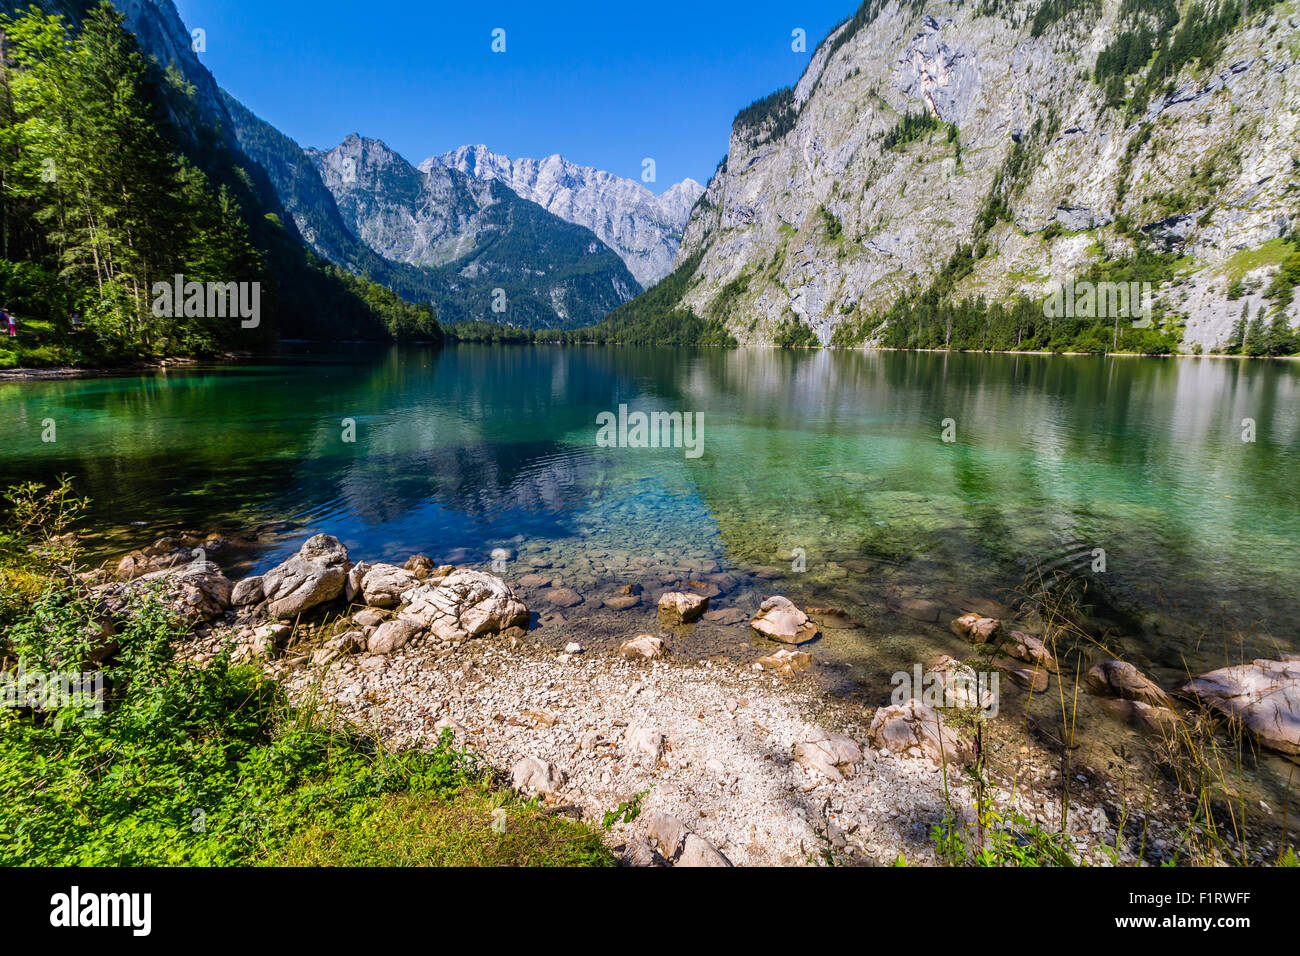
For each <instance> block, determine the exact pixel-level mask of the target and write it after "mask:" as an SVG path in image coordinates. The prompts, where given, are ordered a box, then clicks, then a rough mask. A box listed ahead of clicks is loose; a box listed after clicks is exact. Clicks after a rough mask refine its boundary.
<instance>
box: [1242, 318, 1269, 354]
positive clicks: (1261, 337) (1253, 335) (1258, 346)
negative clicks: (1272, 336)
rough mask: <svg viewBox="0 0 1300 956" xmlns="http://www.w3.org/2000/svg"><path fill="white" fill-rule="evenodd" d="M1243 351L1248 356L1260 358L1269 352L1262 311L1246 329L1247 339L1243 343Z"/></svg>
mask: <svg viewBox="0 0 1300 956" xmlns="http://www.w3.org/2000/svg"><path fill="white" fill-rule="evenodd" d="M1242 351H1243V352H1244V353H1245V354H1246V355H1250V356H1253V357H1258V356H1260V355H1263V354H1264V353H1265V352H1267V351H1268V340H1267V337H1266V336H1265V334H1264V317H1263V310H1262V309H1261V310H1260V312H1259V313H1258V314H1256V316H1255V317H1254V318H1253V319H1251V320H1250V325H1249V326H1247V328H1246V339H1245V341H1244V342H1243V343H1242Z"/></svg>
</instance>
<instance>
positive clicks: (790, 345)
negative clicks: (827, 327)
mask: <svg viewBox="0 0 1300 956" xmlns="http://www.w3.org/2000/svg"><path fill="white" fill-rule="evenodd" d="M772 344H773V345H775V346H776V347H777V348H781V349H815V348H821V341H820V340H819V339H818V338H817V333H816V332H814V331H813V330H812V329H811V328H809V327H808V326H807V325H804V323H803V322H801V321H799V319H798V318H797V317H796V316H793V315H792V316H789V317H787V318H786V320H785V321H784V322H782V323H781V324H780V325H779V326H777V329H776V331H775V332H774V333H773V334H772Z"/></svg>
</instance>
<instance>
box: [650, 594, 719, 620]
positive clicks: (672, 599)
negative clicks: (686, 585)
mask: <svg viewBox="0 0 1300 956" xmlns="http://www.w3.org/2000/svg"><path fill="white" fill-rule="evenodd" d="M708 609H709V599H708V598H706V597H704V596H703V595H701V594H691V593H690V592H689V591H666V592H664V594H663V595H662V596H661V597H660V598H659V616H660V617H662V618H663V619H664V620H666V621H668V622H669V623H670V624H689V623H690V622H691V621H694V620H695V619H696V618H698V617H699V616H700V615H701V614H703V613H704V612H705V611H707V610H708Z"/></svg>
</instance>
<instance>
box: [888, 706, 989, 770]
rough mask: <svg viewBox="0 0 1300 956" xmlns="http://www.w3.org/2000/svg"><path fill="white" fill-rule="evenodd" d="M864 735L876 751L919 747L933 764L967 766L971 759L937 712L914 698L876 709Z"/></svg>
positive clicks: (967, 746) (970, 752) (968, 748)
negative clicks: (947, 763) (868, 738)
mask: <svg viewBox="0 0 1300 956" xmlns="http://www.w3.org/2000/svg"><path fill="white" fill-rule="evenodd" d="M868 736H869V737H870V738H871V742H872V743H873V744H874V745H875V746H876V748H877V749H880V750H888V751H891V752H893V753H905V752H906V751H908V750H910V749H911V748H912V747H919V748H920V749H921V751H922V752H923V753H925V754H926V755H927V756H929V757H930V758H931V759H933V760H934V761H936V762H942V761H947V762H949V763H954V762H955V763H969V762H970V761H971V760H973V759H974V757H975V753H974V750H973V749H972V748H971V746H970V744H968V743H967V742H966V741H965V740H963V739H962V737H961V736H960V735H959V734H958V733H957V732H956V731H955V730H953V729H952V728H951V727H949V726H947V725H946V724H944V722H943V717H942V716H941V715H940V713H939V711H937V710H935V709H934V708H933V707H929V706H927V705H926V704H923V703H921V702H920V701H918V700H915V699H913V700H909V701H906V702H905V703H902V704H891V705H890V706H888V707H880V708H877V710H876V715H875V717H873V718H872V720H871V728H870V729H869V730H868Z"/></svg>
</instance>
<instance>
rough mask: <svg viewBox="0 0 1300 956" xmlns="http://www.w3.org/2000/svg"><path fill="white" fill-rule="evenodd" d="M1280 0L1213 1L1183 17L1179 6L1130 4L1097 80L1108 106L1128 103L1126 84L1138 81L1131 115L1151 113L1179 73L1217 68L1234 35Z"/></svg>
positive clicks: (1135, 0) (1165, 1)
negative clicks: (1192, 68)
mask: <svg viewBox="0 0 1300 956" xmlns="http://www.w3.org/2000/svg"><path fill="white" fill-rule="evenodd" d="M1277 2H1278V0H1209V2H1204V3H1202V2H1196V3H1192V4H1190V5H1188V7H1187V8H1186V10H1185V11H1184V13H1183V14H1182V16H1181V17H1180V16H1179V13H1178V8H1177V6H1176V5H1175V3H1174V2H1173V0H1124V3H1123V4H1122V6H1121V7H1120V18H1119V19H1120V25H1121V32H1120V34H1119V35H1118V36H1117V37H1116V38H1115V39H1114V40H1113V41H1112V42H1111V43H1110V44H1109V45H1108V46H1107V47H1106V48H1105V49H1104V50H1102V51H1101V52H1100V53H1099V54H1098V55H1097V61H1096V65H1095V66H1094V67H1093V79H1094V80H1095V81H1096V82H1097V83H1099V84H1104V85H1105V89H1106V105H1107V106H1108V107H1119V106H1121V105H1123V102H1124V91H1125V86H1126V84H1125V82H1124V81H1125V78H1126V77H1130V76H1136V77H1138V78H1139V79H1138V81H1137V82H1136V84H1135V86H1134V89H1133V94H1132V97H1131V98H1130V100H1129V114H1130V115H1132V116H1136V115H1138V114H1140V113H1143V112H1145V111H1146V108H1147V104H1148V103H1150V101H1151V98H1152V96H1154V95H1156V94H1157V93H1159V92H1160V90H1161V89H1162V88H1164V89H1165V90H1166V92H1170V91H1172V86H1173V83H1174V81H1175V79H1176V78H1177V76H1178V74H1179V72H1180V71H1181V70H1182V69H1183V68H1184V67H1185V66H1188V65H1189V64H1193V63H1194V64H1196V65H1197V66H1198V67H1199V68H1202V69H1204V68H1208V67H1210V66H1212V65H1213V64H1214V63H1215V62H1216V61H1217V60H1218V59H1219V57H1220V56H1222V54H1223V48H1224V43H1225V41H1226V40H1227V37H1228V36H1229V34H1231V33H1232V32H1233V31H1234V30H1236V29H1237V28H1238V27H1239V26H1241V25H1242V24H1244V23H1245V22H1246V21H1247V20H1249V19H1250V18H1251V17H1252V16H1254V15H1255V14H1256V13H1260V12H1262V11H1265V10H1268V9H1270V8H1271V7H1273V6H1274V5H1275V4H1276V3H1277Z"/></svg>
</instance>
